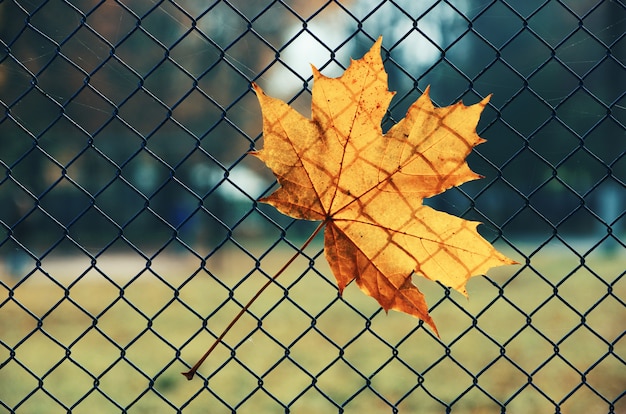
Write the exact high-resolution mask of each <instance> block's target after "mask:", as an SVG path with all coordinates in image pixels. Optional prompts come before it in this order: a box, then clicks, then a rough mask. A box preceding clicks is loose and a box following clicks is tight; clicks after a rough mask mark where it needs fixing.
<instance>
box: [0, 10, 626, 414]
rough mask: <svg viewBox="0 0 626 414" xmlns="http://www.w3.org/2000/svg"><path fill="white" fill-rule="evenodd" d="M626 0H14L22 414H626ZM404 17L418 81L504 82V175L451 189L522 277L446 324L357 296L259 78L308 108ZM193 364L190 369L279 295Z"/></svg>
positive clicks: (506, 280)
mask: <svg viewBox="0 0 626 414" xmlns="http://www.w3.org/2000/svg"><path fill="white" fill-rule="evenodd" d="M625 24H626V6H625V4H624V3H623V2H622V1H619V0H593V1H591V0H573V1H555V0H542V1H540V0H537V1H527V2H507V1H503V0H500V1H486V0H464V1H423V2H422V1H420V2H412V1H382V0H376V1H375V0H352V1H347V0H346V1H269V0H266V1H255V2H248V1H243V0H240V1H236V0H231V1H225V0H223V1H215V2H211V3H209V2H206V3H205V2H198V1H189V2H185V1H152V2H142V1H138V0H125V1H104V0H103V1H97V0H87V1H82V2H75V1H69V0H64V1H51V0H42V1H28V2H27V1H17V0H14V1H13V0H2V1H0V41H1V42H2V43H1V44H2V52H1V54H0V104H1V107H2V114H0V162H1V164H2V168H3V169H4V173H3V174H2V177H0V228H1V229H2V234H1V236H0V271H1V272H2V273H1V274H0V290H1V291H2V295H1V296H0V333H1V334H0V349H1V351H0V407H2V409H3V410H4V411H6V412H10V413H13V412H19V413H38V412H45V413H55V412H74V413H79V412H104V413H106V412H182V411H183V410H185V412H188V413H191V412H210V413H222V412H224V413H227V412H233V413H234V412H238V413H245V412H255V413H256V412H294V413H309V412H310V413H319V412H394V413H395V412H420V413H422V412H425V413H428V412H432V413H436V412H455V413H470V412H471V413H495V412H502V413H504V412H513V413H516V412H555V413H561V412H563V413H589V412H598V413H599V412H609V413H619V412H626V398H624V395H625V394H624V393H625V390H624V388H625V387H624V385H625V384H626V367H625V356H624V355H625V353H626V342H625V341H624V331H623V327H624V320H626V304H625V302H624V297H626V278H625V277H624V275H625V273H626V272H625V269H626V251H625V247H626V244H625V240H626V239H625V237H624V235H625V234H626V226H625V222H626V218H625V216H626V214H625V212H624V210H625V209H624V205H625V202H626V192H625V191H624V189H625V187H626V185H625V181H626V180H625V177H626V156H625V154H626V127H625V125H626V99H625V90H626V76H625V75H626V71H625V66H624V65H625V59H626V40H625V36H624V30H623V28H624V25H625ZM381 34H382V35H383V60H384V62H385V67H386V69H387V71H388V73H389V76H390V89H391V90H396V91H397V95H396V96H395V98H394V100H393V101H392V104H391V107H390V109H389V111H388V114H387V116H386V118H385V119H384V121H383V128H384V129H385V130H386V129H388V128H389V127H390V126H391V125H393V124H394V123H395V122H397V120H399V119H401V118H402V117H403V116H404V113H405V112H406V109H407V108H408V106H409V105H410V104H411V103H412V102H413V101H414V100H415V98H416V97H417V96H419V94H421V92H422V91H423V90H424V89H425V88H426V86H427V85H431V96H432V97H433V100H434V101H435V102H436V103H437V104H439V105H448V104H450V103H452V102H455V101H458V100H463V101H464V102H466V103H468V104H469V103H475V102H477V101H478V100H480V99H481V98H482V97H485V96H487V95H488V94H490V93H493V97H492V99H491V102H490V104H489V106H488V108H486V110H485V113H484V115H483V117H482V118H481V123H480V124H479V128H478V132H479V134H480V135H481V136H482V137H484V138H486V139H487V140H488V142H487V143H486V144H483V145H481V146H480V147H478V148H476V149H475V150H474V151H473V153H472V154H471V155H470V157H469V163H470V165H471V166H472V169H473V170H475V171H477V172H479V173H480V174H482V175H484V176H485V177H486V178H484V179H482V180H479V181H477V182H472V183H468V184H466V185H463V186H462V187H460V188H455V189H451V190H449V191H447V192H446V194H443V195H441V196H437V197H434V198H433V199H431V200H428V202H429V204H431V205H432V206H434V207H435V208H437V209H439V210H443V211H447V212H450V213H452V214H455V215H459V216H462V217H464V218H467V219H472V220H479V221H481V222H483V223H484V225H483V226H481V232H482V234H483V235H485V237H486V238H488V239H489V240H490V241H492V242H494V244H496V245H497V247H498V249H500V250H501V251H503V252H504V253H505V254H507V255H509V257H512V258H514V259H515V260H517V261H519V262H520V263H521V265H519V266H517V267H509V268H498V269H494V270H493V271H492V272H491V273H490V274H489V276H485V277H479V278H474V279H472V280H471V281H470V283H469V285H468V288H469V294H470V300H469V301H466V300H465V299H464V298H461V297H459V295H458V294H456V293H454V292H451V291H450V290H449V289H447V288H445V287H443V286H441V285H438V284H435V283H426V282H425V281H424V282H421V281H416V283H418V284H419V286H420V289H422V290H423V291H424V292H425V294H426V296H427V299H428V301H429V304H430V310H431V314H432V315H433V318H434V319H435V321H436V322H437V324H438V327H439V330H440V333H441V338H437V337H436V336H435V335H434V334H433V332H432V331H431V330H429V328H428V327H426V326H423V324H422V323H421V322H418V321H417V320H415V319H413V318H411V317H408V316H406V315H402V314H399V313H393V312H392V313H390V314H388V315H386V314H385V313H384V312H382V311H381V309H380V308H379V307H378V306H377V305H376V303H374V301H373V300H371V299H370V298H367V297H365V296H364V295H362V294H360V293H359V292H358V291H357V290H358V289H356V288H355V287H354V286H349V287H348V289H346V291H345V292H344V295H343V297H341V296H339V295H338V294H337V288H336V286H335V282H334V279H333V277H332V275H331V273H330V270H329V269H328V267H327V264H326V263H325V260H324V257H323V254H322V251H321V243H320V242H319V241H315V242H314V243H313V244H312V246H310V247H308V248H307V249H305V250H304V251H302V250H301V249H300V246H301V245H302V242H303V241H304V240H305V239H306V238H307V236H308V235H309V234H310V232H311V231H312V230H313V229H314V228H315V223H313V224H312V223H303V222H299V221H294V220H292V219H289V218H287V217H284V216H281V215H280V214H279V213H277V212H276V211H274V210H273V209H272V208H271V207H268V206H265V205H262V204H258V203H257V200H258V198H259V197H260V196H262V195H266V194H268V193H269V192H271V191H272V189H273V188H274V186H275V184H274V180H273V177H272V176H271V174H270V173H269V172H268V171H267V169H266V168H265V167H264V166H262V165H260V162H258V160H254V159H251V158H252V157H250V156H249V154H248V152H249V151H251V150H254V149H257V148H259V147H261V146H262V143H261V141H262V137H261V133H260V131H261V116H260V109H259V108H258V105H257V102H256V98H255V96H254V94H253V92H252V90H251V88H250V84H251V82H253V81H254V82H257V83H259V84H260V85H262V86H263V88H264V89H265V90H266V91H267V92H268V93H269V94H270V95H274V96H280V97H282V98H283V99H285V100H287V101H288V102H289V103H290V104H291V105H293V106H294V107H296V108H297V109H298V110H300V111H301V112H302V113H303V114H308V113H309V111H310V90H311V82H312V76H311V70H310V67H309V66H308V64H309V63H313V64H314V65H315V66H316V67H317V68H319V69H320V70H321V71H322V72H323V73H325V74H327V75H329V76H337V75H339V74H340V73H341V71H342V70H343V69H345V67H346V66H347V65H348V64H349V62H350V60H349V58H350V57H353V58H358V57H360V56H361V55H362V54H363V53H364V52H365V51H366V50H368V49H369V47H370V46H371V44H372V43H373V42H374V41H375V39H377V38H378V36H379V35H381ZM295 253H298V254H299V255H298V258H297V260H296V261H295V262H294V263H293V264H292V265H291V266H290V267H289V270H288V271H287V272H286V273H285V274H284V275H282V276H281V278H279V279H278V280H277V281H276V282H275V283H274V284H273V285H272V286H271V287H270V289H268V290H267V291H266V292H264V294H263V296H262V298H261V299H259V301H258V303H256V304H255V305H253V306H252V308H251V309H250V310H249V311H248V312H247V313H246V315H245V316H244V317H243V318H242V319H241V320H240V321H239V323H238V324H237V325H236V328H235V329H234V330H233V331H232V332H231V333H230V334H229V335H228V336H227V337H226V338H225V340H224V341H223V343H222V344H221V345H220V346H218V348H216V350H215V352H214V354H212V355H211V357H210V358H209V360H208V361H207V363H206V365H205V366H203V368H202V369H201V370H200V371H199V374H198V376H197V377H196V378H195V380H194V381H192V382H187V381H186V380H185V379H184V378H183V377H182V376H181V375H180V372H181V371H185V370H187V369H188V368H189V367H190V366H191V364H193V363H194V362H195V360H196V359H197V358H198V357H199V356H200V355H201V354H202V353H203V352H204V350H205V349H206V348H207V347H208V346H209V345H210V344H211V342H212V341H213V340H214V339H215V338H216V337H217V336H218V335H219V333H220V332H221V330H222V329H223V328H224V327H225V326H226V325H227V323H228V322H229V320H230V319H231V318H232V317H233V316H234V315H235V314H236V313H237V312H238V311H239V310H240V309H241V307H242V306H243V304H244V303H246V302H247V301H248V299H249V298H250V297H251V296H252V295H253V294H254V292H256V290H257V289H258V288H259V287H260V286H261V285H263V284H264V283H265V281H266V280H267V279H268V278H271V277H272V276H273V275H274V273H275V272H276V271H277V270H278V269H279V268H280V267H281V266H282V265H283V264H284V263H285V262H286V261H287V260H288V259H289V258H290V257H291V256H292V255H293V254H295Z"/></svg>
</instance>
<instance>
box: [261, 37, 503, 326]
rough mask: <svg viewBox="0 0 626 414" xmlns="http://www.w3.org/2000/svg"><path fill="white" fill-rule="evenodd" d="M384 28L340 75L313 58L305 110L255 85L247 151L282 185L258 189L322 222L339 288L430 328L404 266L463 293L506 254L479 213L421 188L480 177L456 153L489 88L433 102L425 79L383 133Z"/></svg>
mask: <svg viewBox="0 0 626 414" xmlns="http://www.w3.org/2000/svg"><path fill="white" fill-rule="evenodd" d="M381 43H382V38H379V39H378V41H377V42H376V43H375V44H374V46H373V47H372V49H371V50H370V51H369V52H368V53H367V54H366V55H365V56H364V57H363V58H362V59H359V60H353V61H352V62H351V64H350V66H349V67H348V69H347V70H346V71H345V72H344V74H343V75H342V76H340V77H339V78H336V79H333V78H328V77H325V76H324V75H322V74H321V73H320V72H319V71H318V70H317V69H315V67H313V79H314V83H313V96H312V117H311V119H308V118H306V117H304V116H302V115H301V114H299V113H298V112H297V111H295V110H294V109H292V108H291V107H289V106H288V105H287V104H286V103H284V102H282V101H281V100H278V99H275V98H271V97H269V96H267V95H265V94H264V93H263V91H262V90H261V88H260V87H259V86H258V85H256V84H255V85H253V87H254V89H255V91H256V94H257V97H258V99H259V102H260V105H261V110H262V114H263V135H264V147H263V149H262V150H260V151H258V152H254V153H253V154H254V155H256V156H257V157H258V158H260V159H261V160H262V161H263V162H264V163H265V164H266V165H267V166H268V167H269V168H270V169H271V170H272V171H273V172H274V174H275V175H276V177H277V179H278V182H279V184H280V188H279V189H277V190H276V191H275V192H274V193H273V194H271V195H270V196H269V197H266V198H263V199H261V201H263V202H266V203H269V204H271V205H273V206H275V207H276V208H277V209H278V210H279V211H281V212H282V213H284V214H286V215H289V216H292V217H296V218H300V219H307V220H321V221H322V222H323V224H325V225H326V229H325V236H324V239H325V240H324V250H325V256H326V258H327V260H328V263H329V264H330V268H331V269H332V272H333V274H334V275H335V278H336V279H337V284H338V288H339V291H340V293H341V292H342V291H343V289H344V288H345V287H346V286H347V285H348V283H350V282H351V281H352V280H355V281H356V283H357V285H358V286H359V287H360V288H361V290H362V291H364V292H365V293H366V294H367V295H369V296H371V297H373V298H375V299H376V300H377V301H378V302H379V303H380V305H381V306H382V307H383V308H384V309H385V310H386V311H387V310H389V309H394V310H398V311H401V312H405V313H408V314H410V315H413V316H416V317H418V318H420V319H422V320H424V321H425V322H426V323H428V324H429V325H430V326H431V327H432V328H433V330H434V331H435V332H437V328H436V326H435V323H434V322H433V320H432V318H431V317H430V315H429V314H428V307H427V305H426V301H425V299H424V295H423V294H422V293H421V292H420V291H419V289H418V288H417V287H416V286H415V285H414V284H413V282H412V276H413V274H417V275H421V276H423V277H425V278H427V279H430V280H434V281H439V282H441V283H442V284H444V285H446V286H449V287H451V288H454V289H456V290H458V291H459V292H461V293H462V294H463V295H467V292H466V290H465V285H466V282H467V280H468V279H469V278H470V277H471V276H474V275H479V274H484V273H485V272H486V271H487V270H488V269H489V268H491V267H494V266H499V265H505V264H513V263H515V262H514V261H512V260H510V259H508V258H506V257H505V256H504V255H502V254H501V253H499V252H498V251H496V250H495V249H494V248H493V246H492V245H491V244H490V243H489V242H487V241H486V240H485V239H483V238H482V237H481V236H480V234H479V233H478V232H477V231H476V228H477V226H478V224H479V223H478V222H473V221H467V220H464V219H461V218H459V217H456V216H452V215H450V214H447V213H444V212H440V211H437V210H434V209H433V208H431V207H428V206H426V205H424V204H423V199H424V198H426V197H431V196H434V195H436V194H439V193H441V192H443V191H445V190H446V189H448V188H450V187H452V186H458V185H460V184H462V183H464V182H466V181H470V180H475V179H477V178H481V176H479V175H478V174H476V173H474V172H472V171H471V170H470V168H469V166H468V165H467V163H466V161H465V158H466V157H467V155H468V154H469V153H470V152H471V150H472V148H473V147H474V146H476V145H478V144H480V143H482V142H484V140H483V139H482V138H480V137H479V136H478V135H477V134H476V124H477V123H478V119H479V117H480V114H481V112H482V110H483V109H484V107H485V106H486V105H487V102H488V101H489V97H487V98H485V99H483V100H482V101H481V102H479V103H478V104H475V105H471V106H465V105H463V104H462V103H457V104H455V105H452V106H449V107H445V108H435V107H434V106H433V103H432V102H431V100H430V98H429V96H428V89H426V91H425V92H424V94H423V95H422V96H421V97H420V98H419V99H418V100H417V101H416V102H415V103H414V104H413V105H412V106H411V107H410V108H409V110H408V112H407V114H406V117H405V118H404V119H403V120H402V121H400V122H399V123H398V124H396V125H395V126H393V127H392V128H391V129H390V130H389V131H388V132H387V133H386V134H385V135H383V133H382V129H381V121H382V118H383V116H384V115H385V112H386V111H387V107H388V105H389V103H390V101H391V98H392V97H393V93H392V92H390V91H388V89H387V74H386V73H385V70H384V67H383V63H382V59H381V57H380V48H381Z"/></svg>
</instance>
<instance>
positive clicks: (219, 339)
mask: <svg viewBox="0 0 626 414" xmlns="http://www.w3.org/2000/svg"><path fill="white" fill-rule="evenodd" d="M324 224H326V222H325V221H322V222H321V223H320V225H319V226H317V228H316V229H315V231H313V233H312V234H311V235H310V236H309V238H308V239H306V241H305V242H304V244H302V247H300V249H299V250H298V251H297V252H296V253H295V254H294V255H293V256H292V257H291V258H290V259H289V260H288V261H287V263H285V264H284V265H283V267H281V268H280V270H278V272H276V274H274V276H272V278H271V279H268V281H267V282H266V283H265V284H264V285H263V286H261V288H260V289H259V291H258V292H257V293H256V294H255V295H254V296H252V298H251V299H250V300H249V301H248V303H246V305H245V306H244V307H243V308H241V310H240V311H239V313H238V314H237V315H236V316H235V317H234V318H233V320H232V321H230V323H229V324H228V326H227V327H226V328H225V329H224V331H222V333H221V334H220V336H218V337H217V339H216V340H215V342H213V345H211V347H210V348H209V349H208V350H207V351H206V352H205V353H204V355H202V357H201V358H200V359H199V360H198V362H196V364H195V365H194V366H193V367H191V369H190V370H189V371H187V372H181V374H183V375H184V376H185V378H187V379H188V380H189V381H191V380H192V379H193V377H194V375H195V374H196V371H197V370H198V368H200V366H201V365H202V363H203V362H204V361H205V360H206V359H207V357H208V356H209V355H210V354H211V352H213V350H214V349H215V348H216V347H217V345H218V344H219V343H220V342H222V340H223V339H224V337H225V336H226V334H227V333H228V331H230V329H231V328H232V327H233V325H235V323H236V322H237V321H238V320H239V318H241V317H242V316H243V314H244V313H246V312H247V310H248V309H249V308H250V306H251V305H252V304H253V303H254V301H255V300H257V298H258V297H259V296H261V293H263V291H264V290H265V289H267V287H268V286H269V285H271V284H272V283H274V281H275V280H276V279H277V278H278V276H280V275H281V274H282V273H283V272H284V271H285V270H286V269H287V267H289V265H290V264H291V263H293V261H294V260H296V259H297V258H298V256H299V255H300V253H302V252H303V251H304V249H306V247H307V246H308V245H309V244H310V243H311V242H312V241H313V239H314V238H315V236H317V234H318V233H319V232H320V231H321V230H322V228H323V227H324Z"/></svg>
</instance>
